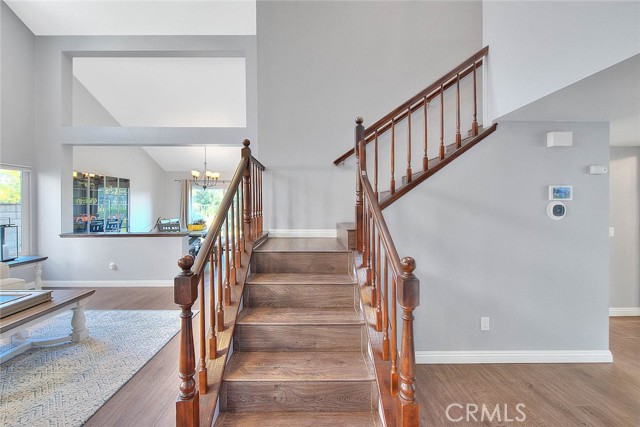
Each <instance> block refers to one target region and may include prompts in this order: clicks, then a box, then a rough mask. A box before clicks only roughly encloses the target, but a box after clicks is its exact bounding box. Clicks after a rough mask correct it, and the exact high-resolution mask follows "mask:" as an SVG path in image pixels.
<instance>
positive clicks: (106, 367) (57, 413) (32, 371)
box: [0, 310, 180, 427]
mask: <svg viewBox="0 0 640 427" xmlns="http://www.w3.org/2000/svg"><path fill="white" fill-rule="evenodd" d="M85 314H86V317H87V327H88V328H89V333H90V336H89V338H87V339H85V340H83V341H81V342H79V343H69V344H59V345H52V346H48V347H42V348H39V349H34V350H30V351H27V352H25V353H23V354H21V355H19V356H16V357H14V358H13V359H11V360H8V361H7V362H5V363H3V364H2V365H0V425H1V426H3V427H12V426H30V427H37V426H47V427H62V426H80V425H82V424H83V423H84V422H85V421H87V420H88V419H89V418H90V417H91V416H92V415H93V414H94V413H95V412H96V411H97V410H98V409H99V408H100V407H101V406H102V405H103V404H104V403H105V402H106V401H107V400H108V399H109V398H110V397H111V396H113V394H114V393H115V392H116V391H118V390H119V389H120V387H122V386H123V385H124V384H125V383H126V382H127V381H128V380H129V379H130V378H131V377H132V376H133V375H134V374H135V373H136V372H138V371H139V370H140V368H142V367H143V366H144V364H145V363H147V362H148V361H149V360H150V359H151V358H152V357H153V356H154V355H155V354H156V353H157V352H158V351H160V350H161V349H162V347H164V346H165V344H166V343H167V342H169V340H170V339H171V338H172V337H173V336H174V335H175V334H176V333H177V332H178V331H179V330H180V318H179V317H178V314H179V311H177V310H109V311H105V310H87V311H85ZM70 322H71V312H68V313H63V314H60V315H58V316H56V317H53V318H51V319H49V320H45V321H44V322H42V323H40V324H38V325H36V326H34V327H33V328H31V329H30V330H29V331H30V335H31V336H32V337H47V336H49V337H50V336H54V335H63V334H67V333H68V332H69V331H70V329H71V326H70V325H71V323H70ZM8 346H11V344H10V343H7V342H5V341H3V342H2V343H0V349H2V350H4V349H6V348H7V347H8Z"/></svg>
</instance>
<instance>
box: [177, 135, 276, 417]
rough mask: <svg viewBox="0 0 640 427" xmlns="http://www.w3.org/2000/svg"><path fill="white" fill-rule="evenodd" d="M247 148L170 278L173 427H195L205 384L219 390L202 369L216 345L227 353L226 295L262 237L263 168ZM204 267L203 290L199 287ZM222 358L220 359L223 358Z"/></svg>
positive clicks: (233, 306) (234, 304)
mask: <svg viewBox="0 0 640 427" xmlns="http://www.w3.org/2000/svg"><path fill="white" fill-rule="evenodd" d="M249 144H250V143H249V140H245V141H244V142H243V145H244V148H242V151H241V158H240V162H239V164H238V167H237V168H236V171H235V173H234V175H233V178H232V179H231V182H230V184H229V187H228V189H227V192H226V193H225V195H224V197H223V199H222V203H221V204H220V207H219V209H218V213H217V214H216V216H215V218H214V220H213V223H212V224H211V226H210V227H209V229H208V231H207V236H206V237H205V239H204V242H203V244H202V245H201V246H200V251H199V252H198V255H197V257H196V258H195V259H194V258H193V256H191V255H185V256H183V257H182V258H180V260H178V265H179V267H180V268H181V269H182V272H181V273H180V274H179V275H178V276H177V277H176V278H175V279H174V300H175V302H176V304H178V305H179V306H180V309H181V313H180V318H181V330H180V356H179V376H180V381H181V382H180V390H179V394H178V399H177V401H176V425H177V426H179V427H183V426H184V427H186V426H189V427H195V426H199V425H200V399H201V397H202V396H203V395H206V394H207V393H209V392H210V391H211V390H209V386H211V385H214V386H215V387H219V386H220V380H221V378H222V372H219V375H218V376H217V377H216V379H217V382H215V381H211V380H210V378H209V375H208V372H207V371H208V368H207V365H208V362H209V361H212V360H214V359H216V357H218V356H219V353H221V352H222V347H224V348H225V349H227V348H228V345H229V344H230V334H226V335H225V342H224V343H221V342H220V337H221V335H223V334H224V332H225V331H227V330H228V329H229V328H232V327H233V325H232V324H231V325H230V324H229V322H227V324H225V311H229V310H234V311H235V312H237V310H238V307H239V301H238V300H237V299H239V295H237V296H236V300H233V297H232V295H233V294H234V292H232V291H233V288H234V287H235V286H236V284H237V283H239V282H240V281H242V283H244V279H243V278H241V277H240V273H244V274H245V275H246V271H247V267H248V265H247V264H248V256H247V254H246V252H248V251H250V250H251V248H252V245H253V242H254V241H255V239H257V238H258V237H259V236H261V235H262V172H263V171H264V170H265V167H264V166H263V165H262V164H261V163H260V162H259V161H257V160H256V159H255V158H254V157H253V156H251V149H250V148H249ZM243 259H244V260H245V263H244V264H243ZM207 265H209V271H208V273H209V277H208V279H209V280H208V282H209V283H208V284H209V289H208V290H207V289H205V281H206V267H207ZM207 291H208V292H207ZM207 293H208V297H209V299H208V301H207V298H206V294H207ZM236 294H238V292H236ZM196 300H198V302H199V307H198V308H199V315H198V320H199V325H198V336H197V341H198V344H199V348H198V350H199V351H198V353H197V354H196V347H195V345H194V328H193V324H192V316H193V312H192V311H191V308H192V307H193V305H194V303H195V302H196ZM228 318H231V319H235V316H229V315H227V319H228ZM207 327H208V329H207ZM227 332H228V331H227ZM225 346H226V347H225ZM227 354H228V352H227V353H225V354H224V355H221V356H220V357H223V356H224V357H225V358H226V356H227ZM222 365H223V366H224V363H223V364H222ZM196 366H197V368H198V376H197V383H196V378H195V376H196V375H195V374H196ZM218 377H219V379H218ZM214 382H215V384H212V383H214ZM196 384H197V387H196ZM216 392H217V389H216ZM211 412H212V413H211V416H212V415H213V411H211Z"/></svg>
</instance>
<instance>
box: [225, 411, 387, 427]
mask: <svg viewBox="0 0 640 427" xmlns="http://www.w3.org/2000/svg"><path fill="white" fill-rule="evenodd" d="M265 420H268V423H267V422H265ZM266 425H268V426H269V427H375V426H379V425H380V423H379V422H378V420H377V416H376V415H375V414H373V413H372V412H253V413H244V414H243V413H233V414H228V413H221V414H220V418H218V421H217V422H216V427H240V426H242V427H264V426H266Z"/></svg>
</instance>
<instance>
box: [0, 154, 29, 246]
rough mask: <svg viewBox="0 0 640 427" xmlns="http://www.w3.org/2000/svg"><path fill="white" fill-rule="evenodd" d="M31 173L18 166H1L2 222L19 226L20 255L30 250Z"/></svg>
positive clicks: (0, 204) (0, 211)
mask: <svg viewBox="0 0 640 427" xmlns="http://www.w3.org/2000/svg"><path fill="white" fill-rule="evenodd" d="M30 217H31V216H30V173H29V170H28V169H24V168H17V167H5V166H3V167H2V168H0V223H2V224H7V223H11V224H15V225H17V226H18V255H28V254H29V253H30V252H29V250H30V246H29V242H30V229H31V227H30V225H31V224H30Z"/></svg>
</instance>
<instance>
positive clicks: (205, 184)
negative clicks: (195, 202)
mask: <svg viewBox="0 0 640 427" xmlns="http://www.w3.org/2000/svg"><path fill="white" fill-rule="evenodd" d="M202 175H204V176H203V177H202V179H200V172H199V171H197V170H192V171H191V179H192V181H193V183H194V184H195V185H197V186H198V187H202V189H203V190H206V189H207V188H209V187H213V186H215V185H216V184H217V183H218V178H220V172H211V171H209V170H207V146H206V145H205V146H204V170H203V172H202Z"/></svg>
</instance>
